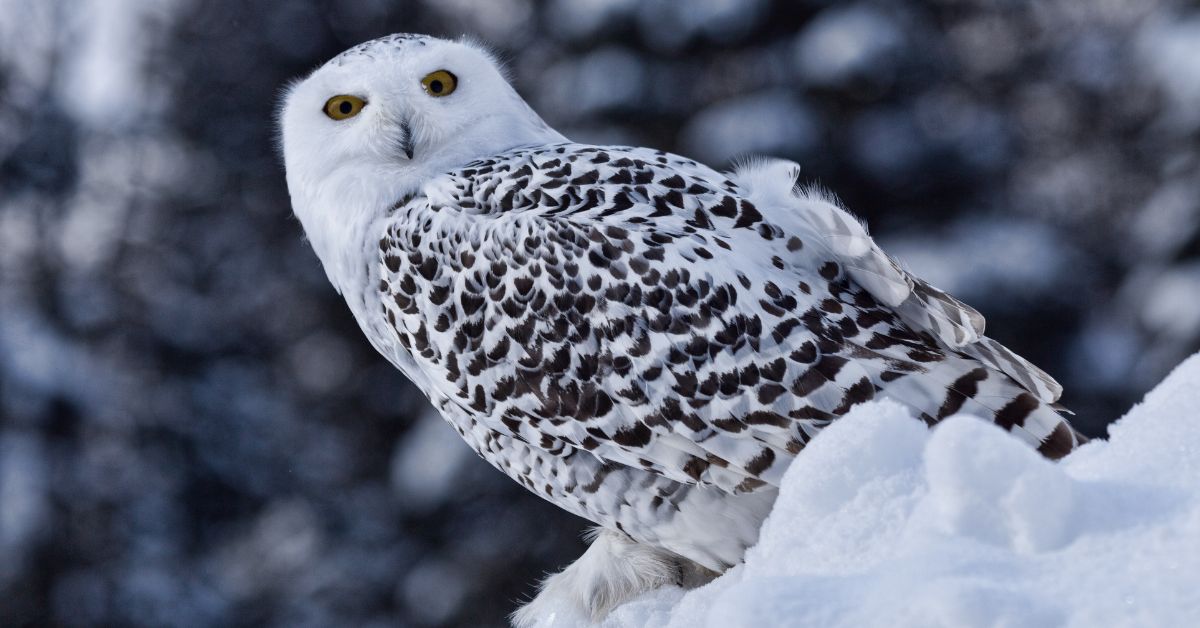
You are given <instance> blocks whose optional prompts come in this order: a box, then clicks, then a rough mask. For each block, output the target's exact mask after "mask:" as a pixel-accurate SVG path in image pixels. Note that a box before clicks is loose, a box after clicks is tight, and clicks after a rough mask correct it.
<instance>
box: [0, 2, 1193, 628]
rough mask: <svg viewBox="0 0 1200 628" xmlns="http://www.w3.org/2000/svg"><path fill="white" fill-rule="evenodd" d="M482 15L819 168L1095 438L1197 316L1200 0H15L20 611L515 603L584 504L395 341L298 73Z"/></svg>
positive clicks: (31, 618) (625, 122) (1, 17)
mask: <svg viewBox="0 0 1200 628" xmlns="http://www.w3.org/2000/svg"><path fill="white" fill-rule="evenodd" d="M396 31H414V32H424V33H431V34H436V35H443V36H458V35H461V34H469V35H470V36H471V37H474V38H477V39H478V40H480V41H483V42H486V43H487V44H489V45H491V46H493V47H494V49H495V50H496V51H497V52H498V53H499V54H500V55H501V56H502V57H503V58H504V59H505V60H506V62H507V63H508V64H509V67H510V68H511V70H512V74H513V77H514V79H515V82H516V86H517V88H518V90H519V91H520V92H521V93H522V94H523V95H525V97H526V98H527V99H528V100H529V101H530V102H531V104H532V105H533V106H534V107H535V108H536V109H537V110H538V111H540V112H541V113H542V114H543V116H544V117H545V118H546V120H547V121H549V122H550V123H551V124H552V125H554V126H555V127H557V128H558V129H560V130H561V131H562V132H563V133H564V134H566V135H567V136H568V137H570V138H572V139H575V140H578V141H585V142H605V143H627V144H635V145H646V146H652V147H657V148H664V149H669V150H672V151H675V152H678V153H681V154H683V155H687V156H690V157H694V158H697V159H700V160H703V161H706V162H707V163H709V164H711V165H713V166H716V167H725V166H727V165H728V164H729V163H730V162H731V161H732V160H734V159H736V158H737V156H739V155H745V154H750V153H753V154H771V155H778V156H782V157H787V158H789V159H793V160H796V161H798V162H799V163H801V164H802V166H803V168H804V172H803V177H804V178H805V180H807V181H820V182H821V183H822V184H823V185H825V186H827V187H829V188H830V189H832V190H834V191H835V192H836V193H837V194H838V195H840V197H841V198H842V199H843V200H844V201H845V202H846V203H847V205H848V206H849V207H850V208H852V209H853V211H855V212H857V213H858V214H859V215H861V216H863V217H864V218H866V219H867V220H868V221H869V223H870V225H871V227H872V230H873V232H874V233H875V235H876V236H877V238H878V239H879V240H880V241H881V243H882V244H883V246H884V248H886V249H888V250H889V251H891V252H893V253H895V254H896V255H898V256H899V257H900V258H901V259H902V260H903V261H904V262H905V263H907V264H908V265H909V266H910V267H911V268H913V269H914V270H916V271H917V272H918V274H921V275H924V276H925V277H926V278H927V279H929V280H931V282H932V283H934V284H935V285H938V286H940V287H942V288H944V289H947V290H948V291H950V292H951V293H953V294H955V295H957V296H959V297H960V298H962V299H963V300H965V301H967V302H969V303H971V304H973V305H975V306H976V307H977V308H978V309H980V310H981V311H982V312H983V313H984V314H985V315H986V316H987V318H988V322H989V325H988V329H989V332H990V335H992V336H993V337H995V338H998V339H1000V340H1001V341H1003V342H1005V343H1007V344H1008V345H1009V346H1011V347H1012V348H1013V349H1015V350H1017V351H1018V352H1020V353H1022V354H1024V355H1026V356H1028V357H1029V358H1031V359H1032V360H1033V361H1034V362H1036V363H1038V364H1040V365H1042V366H1043V367H1045V368H1046V370H1048V371H1049V372H1050V373H1052V374H1053V375H1055V376H1056V377H1058V378H1059V379H1060V380H1061V381H1062V382H1063V383H1064V384H1065V386H1066V391H1067V392H1066V395H1065V397H1064V401H1065V403H1066V404H1067V405H1068V406H1070V407H1071V408H1073V409H1074V410H1075V411H1076V412H1077V416H1076V421H1077V424H1078V425H1079V426H1081V427H1082V429H1083V430H1084V431H1086V432H1088V433H1090V434H1092V435H1100V434H1103V433H1104V426H1105V424H1106V423H1108V422H1110V421H1112V420H1113V419H1115V418H1117V417H1118V416H1120V415H1121V414H1122V413H1123V412H1124V411H1125V410H1126V409H1128V407H1129V406H1130V404H1132V403H1134V402H1135V401H1136V400H1137V399H1139V398H1140V396H1141V395H1142V394H1143V393H1144V392H1145V391H1146V390H1148V389H1149V388H1150V387H1151V386H1153V384H1154V383H1155V382H1157V381H1158V380H1159V379H1160V378H1161V377H1162V376H1163V375H1164V374H1165V373H1166V372H1167V371H1168V370H1169V369H1170V368H1171V367H1172V366H1173V365H1175V364H1176V363H1178V362H1179V361H1180V360H1181V359H1182V358H1183V357H1185V356H1187V355H1188V354H1190V353H1192V352H1194V351H1196V350H1197V349H1198V348H1200V233H1198V229H1197V225H1198V224H1200V194H1198V191H1200V190H1198V188H1200V141H1198V140H1200V132H1198V129H1200V8H1198V7H1197V4H1196V3H1194V2H1191V3H1189V2H1182V1H1169V0H1037V1H1032V0H1031V1H1028V2H1024V1H1019V0H1007V1H1001V0H945V1H942V2H925V3H917V2H899V1H890V0H859V1H855V2H837V3H834V2H821V1H815V0H814V1H807V2H805V1H796V2H788V1H783V0H776V1H772V0H692V1H690V2H671V1H667V0H579V1H570V0H563V1H554V2H533V1H531V0H480V1H470V0H427V1H412V2H387V1H383V0H366V1H352V0H337V1H333V0H292V1H290V2H287V3H274V2H272V3H268V2H246V1H243V0H203V1H201V0H46V1H36V0H15V1H14V0H0V625H3V626H45V625H64V626H92V625H109V626H251V625H253V626H434V625H472V626H478V625H496V624H499V623H500V622H501V621H502V618H503V616H504V614H505V613H507V612H509V611H511V610H512V609H513V608H514V606H515V605H516V604H517V603H518V602H519V601H520V600H521V599H523V598H525V597H526V596H528V595H529V594H530V593H532V591H533V588H532V585H533V583H534V582H535V580H536V579H537V578H539V577H540V576H541V575H543V574H544V573H545V572H546V571H548V570H551V569H555V568H557V567H560V566H562V565H564V564H566V563H567V562H569V561H570V560H572V559H574V558H575V557H576V556H577V555H578V554H579V553H580V552H581V551H582V550H583V548H584V545H583V543H582V542H581V540H580V532H581V531H582V530H583V528H584V525H585V524H584V522H583V521H582V520H579V519H576V518H574V517H572V516H570V515H567V514H565V513H563V512H561V511H559V510H558V509H556V508H555V507H553V506H551V505H549V504H548V503H545V502H542V501H541V500H540V499H538V498H537V497H535V496H533V495H531V494H527V493H525V492H524V491H523V490H522V489H521V488H519V487H518V486H517V485H516V484H515V483H513V482H511V481H509V480H508V479H506V478H505V477H503V476H502V475H501V474H500V473H498V472H496V471H494V470H493V469H491V468H490V467H488V466H487V465H486V464H485V463H484V462H482V461H481V460H479V459H478V458H476V457H475V456H474V454H473V453H472V452H470V451H469V450H468V449H467V447H466V446H465V445H464V444H463V443H462V442H461V441H460V440H459V439H458V437H457V436H456V435H455V433H454V432H453V431H452V430H451V429H449V428H448V427H447V426H445V425H443V424H442V423H441V422H440V420H439V419H438V418H437V417H435V416H433V415H432V414H431V412H430V411H429V410H428V409H427V407H426V403H425V400H424V398H423V397H422V396H421V395H420V394H419V393H418V392H417V391H416V390H414V389H413V388H412V387H411V386H410V385H409V384H408V383H407V382H406V381H404V380H403V379H402V377H401V376H400V375H399V374H398V373H397V372H396V371H394V370H393V369H392V368H391V367H390V366H388V365H387V363H385V362H384V360H383V359H382V358H380V357H379V356H377V355H376V354H375V353H374V352H373V351H372V350H371V348H370V347H369V345H368V344H367V342H366V341H365V340H364V339H363V338H362V337H361V334H360V332H359V330H358V328H357V326H356V324H355V322H354V320H353V319H352V317H351V315H350V313H349V312H348V310H347V309H346V307H345V305H344V304H343V303H342V301H341V299H340V298H339V297H338V296H337V295H336V294H335V293H334V291H333V290H332V289H331V288H330V286H329V285H328V283H327V281H326V279H325V276H324V273H323V272H322V270H321V268H320V266H319V264H318V262H317V259H316V256H315V255H314V254H313V253H312V251H311V250H309V248H308V246H307V244H306V243H305V242H304V240H303V238H302V233H301V229H300V226H299V224H298V222H297V221H296V220H295V219H294V218H292V216H291V211H290V208H289V205H288V197H287V192H286V189H285V185H284V177H283V172H282V168H281V165H280V160H279V158H278V156H277V154H276V150H275V146H274V141H275V139H274V124H273V115H274V109H275V107H276V103H277V100H278V96H279V93H280V89H281V88H282V86H283V85H285V83H286V82H287V81H288V80H289V79H292V78H294V77H298V76H301V75H303V74H304V73H306V72H307V71H309V70H311V69H312V68H314V67H316V66H317V65H319V64H320V63H321V62H323V61H324V60H326V59H327V58H329V57H330V56H332V55H334V54H335V53H337V52H338V51H340V50H342V49H344V48H346V47H348V46H350V45H353V44H356V43H358V42H360V41H363V40H366V39H370V38H373V37H376V36H380V35H384V34H387V33H391V32H396Z"/></svg>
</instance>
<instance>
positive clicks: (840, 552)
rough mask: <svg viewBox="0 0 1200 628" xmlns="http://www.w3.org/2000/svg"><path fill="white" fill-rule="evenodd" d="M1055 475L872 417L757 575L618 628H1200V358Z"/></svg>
mask: <svg viewBox="0 0 1200 628" xmlns="http://www.w3.org/2000/svg"><path fill="white" fill-rule="evenodd" d="M1109 432H1110V439H1109V440H1108V441H1107V442H1103V441H1097V442H1093V443H1090V444H1088V445H1087V446H1085V447H1083V448H1082V449H1080V450H1079V451H1077V452H1075V453H1073V454H1072V455H1070V456H1068V457H1067V458H1066V459H1064V460H1063V461H1062V462H1061V463H1059V464H1052V463H1050V462H1047V461H1046V460H1044V459H1042V458H1041V457H1039V456H1038V455H1037V454H1036V453H1035V452H1033V451H1032V450H1030V449H1029V448H1027V447H1025V446H1024V445H1022V444H1020V443H1018V442H1017V441H1016V440H1014V439H1012V438H1010V437H1009V436H1007V435H1006V434H1004V433H1003V432H1002V431H1000V430H999V429H998V428H996V427H994V426H992V425H991V424H988V423H984V422H982V421H979V420H978V419H975V418H972V417H968V416H956V417H951V418H949V419H947V420H946V421H945V422H944V423H942V424H941V425H940V426H938V427H937V428H936V429H934V430H932V431H930V430H926V429H925V427H924V426H923V424H921V423H919V422H917V421H916V420H915V419H913V418H911V416H909V415H908V413H907V412H906V411H905V410H904V409H903V408H901V407H900V406H898V405H895V404H892V403H872V404H867V405H864V406H862V407H860V408H858V409H856V410H855V411H853V412H851V413H850V414H848V415H847V416H846V417H845V418H843V419H842V420H840V421H838V422H837V423H835V424H834V425H832V426H831V427H829V428H828V429H827V430H825V432H824V433H823V434H822V435H821V437H820V438H817V439H815V440H814V441H813V442H812V444H811V445H810V446H809V447H808V449H806V450H805V452H804V455H802V456H800V458H798V459H797V461H796V463H795V464H793V465H792V467H791V468H790V469H789V470H788V473H787V475H786V477H785V479H784V484H783V488H782V490H781V493H780V498H779V501H778V503H777V504H776V506H775V510H774V512H773V513H772V515H771V517H770V518H769V519H768V520H767V522H766V523H765V524H764V527H763V533H762V538H761V540H760V542H759V544H758V546H756V547H754V548H753V549H751V550H750V552H749V553H748V555H747V559H746V563H745V564H744V565H742V566H739V567H737V568H736V569H734V570H732V571H730V572H729V573H728V574H726V575H725V576H723V577H721V578H719V579H717V580H715V581H714V582H712V583H711V584H709V585H708V586H705V587H703V588H700V589H697V590H694V591H689V592H684V591H682V590H680V589H677V588H670V589H665V590H660V591H657V592H654V593H651V594H648V595H646V596H643V597H642V598H639V599H637V600H634V601H633V602H630V603H628V604H626V605H625V606H623V607H621V608H618V609H617V610H616V611H614V612H613V614H612V615H611V616H610V617H609V619H608V620H607V622H606V624H605V625H606V626H609V627H614V628H615V627H626V626H679V627H689V628H690V627H693V626H714V627H717V626H719V627H721V628H728V627H737V626H754V627H760V626H822V627H824V626H853V627H856V628H857V627H861V626H882V625H886V626H920V627H929V626H954V627H959V626H1011V627H1018V626H1020V627H1026V626H1080V627H1084V626H1183V625H1194V624H1192V623H1191V622H1193V621H1195V619H1196V618H1197V617H1200V355H1197V356H1193V357H1192V358H1191V359H1189V360H1187V361H1186V362H1184V363H1183V364H1182V365H1181V366H1179V367H1178V368H1176V370H1175V372H1174V373H1172V374H1171V375H1170V376H1169V377H1168V378H1167V379H1166V380H1165V381H1163V383H1162V384H1160V385H1159V386H1158V387H1157V388H1156V389H1155V390H1154V391H1152V392H1151V393H1150V394H1149V395H1147V397H1146V399H1145V401H1144V402H1143V403H1142V404H1140V405H1138V406H1136V407H1134V408H1133V410H1131V411H1130V412H1129V413H1128V414H1127V415H1126V416H1125V418H1123V419H1121V420H1120V421H1119V422H1118V423H1116V424H1114V425H1113V426H1111V427H1110V430H1109Z"/></svg>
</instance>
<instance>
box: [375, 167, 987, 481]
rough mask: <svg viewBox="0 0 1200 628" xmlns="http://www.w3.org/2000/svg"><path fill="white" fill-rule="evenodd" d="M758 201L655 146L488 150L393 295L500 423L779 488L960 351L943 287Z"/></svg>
mask: <svg viewBox="0 0 1200 628" xmlns="http://www.w3.org/2000/svg"><path fill="white" fill-rule="evenodd" d="M788 188H789V190H790V183H789V184H788ZM754 196H755V190H754V189H753V188H752V187H750V186H748V185H745V184H744V183H739V182H736V181H734V180H731V179H729V178H726V177H724V176H722V175H720V174H717V173H716V172H714V171H712V170H710V169H708V168H705V167H703V166H701V165H699V164H696V163H695V162H692V161H690V160H686V159H683V158H680V157H676V156H672V155H667V154H665V153H661V152H656V151H649V150H646V149H629V148H611V147H586V146H578V145H563V146H557V147H548V148H542V149H530V150H527V151H516V152H514V153H511V154H508V155H506V156H503V157H500V158H494V159H489V160H484V161H481V162H477V163H475V164H471V165H469V166H467V167H466V168H464V169H463V170H461V171H460V172H458V173H455V174H453V175H452V176H448V177H443V178H441V179H439V180H437V181H436V182H435V183H434V184H432V185H430V186H428V187H427V188H426V190H425V196H424V197H423V198H421V199H418V200H416V201H414V202H413V203H410V204H409V205H407V206H405V207H404V208H403V209H402V210H400V211H399V212H397V214H396V215H395V216H394V217H393V219H392V220H391V223H390V226H389V228H388V230H387V233H386V234H385V236H384V238H383V240H381V242H380V247H381V250H382V255H383V271H384V272H383V284H382V285H381V290H382V291H383V294H384V296H385V298H384V300H383V304H384V307H385V311H387V312H388V314H387V316H388V319H389V322H390V323H391V324H392V326H393V328H395V329H396V331H397V334H398V338H399V342H400V343H401V344H402V345H403V346H404V347H405V349H406V350H408V351H409V352H411V353H412V354H413V356H414V358H415V359H416V360H417V362H419V363H420V364H421V365H422V369H423V370H424V371H425V374H426V376H427V377H428V380H429V382H430V386H431V387H433V388H434V389H435V391H433V393H434V394H438V395H441V396H443V397H444V398H445V399H448V400H450V401H451V402H452V403H453V404H455V405H456V406H457V407H458V408H459V409H460V410H461V412H462V413H464V414H467V415H469V416H471V417H472V420H475V421H480V422H483V423H484V424H485V425H486V426H487V427H488V428H489V429H492V430H495V431H497V432H500V433H502V434H505V435H509V436H512V437H514V438H518V439H520V440H522V441H524V442H527V443H529V444H531V445H534V446H536V447H540V448H541V449H543V450H546V451H549V452H553V453H560V454H562V455H592V456H595V457H597V458H599V459H600V460H602V461H604V462H606V463H615V464H620V465H626V466H630V467H635V468H643V469H646V470H649V471H652V472H654V473H657V474H660V475H663V476H666V477H669V478H671V479H673V480H676V481H679V482H685V483H691V484H701V485H711V486H717V487H719V488H721V489H723V490H726V491H729V492H744V491H752V490H755V489H757V488H760V487H762V486H766V485H778V483H779V480H780V479H781V476H782V473H783V470H784V469H785V468H786V467H787V462H788V461H789V460H790V459H791V458H792V457H794V456H795V454H796V453H797V452H798V451H799V450H800V449H801V448H802V447H803V446H804V444H805V443H807V441H808V440H809V439H811V438H812V437H813V436H814V435H815V434H816V432H818V431H819V430H820V429H821V428H822V427H824V426H825V425H827V424H828V423H829V422H830V421H832V420H833V419H835V418H836V417H837V416H840V415H841V414H844V413H845V412H846V411H848V409H849V408H850V407H851V406H853V405H855V404H857V403H860V402H862V401H865V400H867V399H870V398H872V397H873V396H874V394H875V392H876V390H877V385H878V383H880V382H886V381H890V379H889V377H898V376H900V375H902V374H905V373H917V372H923V371H925V370H927V369H928V368H929V366H928V364H927V363H929V362H936V361H940V360H943V359H950V358H949V357H947V356H948V355H949V353H948V352H946V351H944V350H943V348H942V347H941V346H939V345H938V343H937V342H935V341H932V340H930V339H929V338H928V337H927V335H922V334H921V333H920V331H914V330H913V329H910V328H909V327H908V325H907V324H906V323H907V320H908V318H907V316H906V315H904V314H903V313H902V312H903V308H904V307H905V304H906V303H908V302H909V300H910V299H914V303H916V302H918V301H920V300H921V299H924V300H925V301H923V302H924V303H932V301H933V300H937V299H938V297H937V296H936V295H935V292H933V291H932V289H926V288H922V287H920V286H921V285H922V284H919V283H916V282H913V280H912V279H911V277H908V276H907V274H905V273H903V271H901V270H899V268H898V267H897V266H895V265H894V263H890V265H884V266H882V267H880V266H878V262H879V260H877V259H874V258H873V257H872V256H863V255H857V256H852V255H851V254H850V253H851V252H855V251H857V249H856V248H855V247H856V246H861V243H857V244H856V243H853V242H850V243H849V245H847V246H844V247H843V249H844V250H843V249H837V248H833V249H832V250H831V249H830V247H831V246H836V245H829V244H825V243H820V242H818V241H817V240H819V239H821V238H824V237H825V235H826V234H825V233H824V232H818V231H816V230H815V227H814V226H813V225H812V224H808V223H806V222H803V221H801V222H797V223H796V224H794V225H784V226H781V225H779V224H775V223H776V222H777V221H770V220H766V219H764V217H763V214H762V213H761V212H760V211H759V210H758V209H757V207H756V206H755V203H754V202H752V201H751V200H750V198H751V197H754ZM759 196H761V195H759ZM763 200H767V201H769V200H771V199H769V198H766V197H763ZM822 224H823V223H822ZM855 224H857V223H855ZM785 227H788V229H785ZM860 229H861V227H860ZM850 235H851V236H855V235H857V234H854V233H851V234H850ZM832 241H833V242H834V243H837V242H838V240H837V239H836V238H832ZM806 243H807V245H806ZM872 245H873V243H872ZM889 262H890V260H889ZM842 264H844V265H845V268H842ZM847 273H849V274H850V276H851V277H852V278H854V279H855V281H845V280H844V279H845V277H846V274H847ZM854 273H860V274H858V275H855V274H854ZM859 277H861V278H862V279H859ZM857 281H862V283H864V284H866V285H868V286H870V287H869V288H865V287H864V286H862V285H858V283H856V282H857ZM872 282H875V283H872ZM889 282H890V283H889ZM909 282H913V283H909ZM885 288H886V289H885ZM903 290H908V295H907V296H904V298H901V296H903ZM876 293H878V295H879V296H876ZM936 294H940V293H936ZM939 302H940V301H939ZM953 303H957V302H953ZM893 304H898V305H893ZM959 305H961V304H959ZM962 307H963V308H965V307H966V306H962ZM914 309H915V308H914ZM967 309H968V310H969V308H967ZM964 316H967V318H966V323H965V324H966V326H968V327H971V328H972V329H974V327H972V326H971V323H970V318H969V315H964ZM976 316H977V315H976ZM918 320H919V319H918ZM939 321H940V319H939ZM964 333H965V332H964ZM880 334H883V335H886V336H887V337H888V338H890V339H891V340H890V341H889V342H887V343H883V344H879V345H874V346H873V345H872V344H871V340H870V339H871V338H874V337H876V336H879V335H880ZM939 394H940V391H939Z"/></svg>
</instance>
